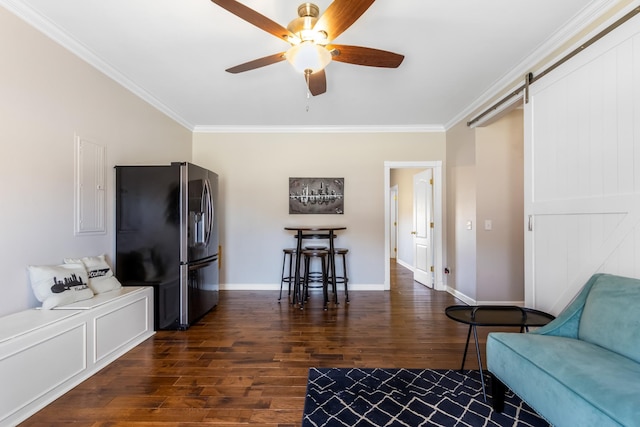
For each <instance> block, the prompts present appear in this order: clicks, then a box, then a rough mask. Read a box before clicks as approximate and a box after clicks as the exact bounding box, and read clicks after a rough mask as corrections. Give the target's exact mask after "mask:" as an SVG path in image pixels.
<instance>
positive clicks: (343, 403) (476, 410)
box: [302, 368, 549, 427]
mask: <svg viewBox="0 0 640 427" xmlns="http://www.w3.org/2000/svg"><path fill="white" fill-rule="evenodd" d="M488 378H489V376H488V375H485V382H486V381H487V379H488ZM486 384H488V382H486ZM487 391H488V392H489V391H490V390H489V389H488V390H487ZM302 426H303V427H320V426H326V427H334V426H349V427H356V426H357V427H365V426H367V427H369V426H410V427H416V426H471V427H476V426H521V427H524V426H536V427H537V426H545V427H546V426H549V424H548V423H547V422H546V421H544V420H543V419H542V418H540V417H539V416H538V415H537V414H536V413H535V412H534V411H533V410H532V409H531V408H529V407H528V406H527V405H526V404H525V403H523V402H522V400H520V398H518V396H516V395H514V394H512V393H511V392H510V391H507V395H506V396H505V403H504V412H502V413H497V412H494V411H493V410H492V409H491V396H490V394H489V393H487V402H485V401H484V398H483V396H482V385H481V383H480V373H479V371H470V370H465V371H462V372H460V371H458V370H433V369H344V368H341V369H338V368H311V369H310V370H309V381H308V383H307V396H306V399H305V404H304V416H303V419H302Z"/></svg>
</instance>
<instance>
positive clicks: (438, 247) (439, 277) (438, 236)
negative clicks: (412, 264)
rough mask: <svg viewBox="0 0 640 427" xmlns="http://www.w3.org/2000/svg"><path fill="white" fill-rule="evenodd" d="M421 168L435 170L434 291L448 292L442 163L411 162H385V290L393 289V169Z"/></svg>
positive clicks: (437, 161) (438, 161) (439, 161)
mask: <svg viewBox="0 0 640 427" xmlns="http://www.w3.org/2000/svg"><path fill="white" fill-rule="evenodd" d="M404 168H412V169H416V168H421V169H433V222H434V230H433V266H434V273H433V274H434V277H433V280H434V289H435V290H437V291H444V290H446V285H445V283H444V268H443V266H444V258H443V256H444V215H443V206H444V204H443V197H444V193H443V187H444V183H443V181H442V177H443V174H442V161H441V160H436V161H409V162H395V161H385V162H384V204H385V206H384V238H385V239H384V241H385V244H384V257H385V258H384V290H389V289H391V267H390V265H389V260H390V259H391V249H390V245H389V239H390V237H389V236H390V227H389V217H390V215H389V209H390V205H389V195H390V192H391V188H390V186H391V169H404Z"/></svg>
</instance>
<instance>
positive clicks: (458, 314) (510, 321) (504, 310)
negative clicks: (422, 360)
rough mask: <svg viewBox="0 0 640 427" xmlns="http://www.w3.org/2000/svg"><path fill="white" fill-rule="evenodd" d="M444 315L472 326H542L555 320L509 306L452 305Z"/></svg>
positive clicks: (534, 311)
mask: <svg viewBox="0 0 640 427" xmlns="http://www.w3.org/2000/svg"><path fill="white" fill-rule="evenodd" d="M445 314H446V315H447V317H448V318H450V319H452V320H455V321H456V322H461V323H466V324H468V325H474V326H520V327H522V326H544V325H546V324H547V323H549V322H550V321H552V320H553V319H555V317H554V316H552V315H551V314H548V313H545V312H543V311H539V310H534V309H532V308H524V307H517V306H511V305H507V306H505V305H452V306H449V307H447V308H446V309H445Z"/></svg>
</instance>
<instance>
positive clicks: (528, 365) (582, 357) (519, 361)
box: [487, 274, 640, 427]
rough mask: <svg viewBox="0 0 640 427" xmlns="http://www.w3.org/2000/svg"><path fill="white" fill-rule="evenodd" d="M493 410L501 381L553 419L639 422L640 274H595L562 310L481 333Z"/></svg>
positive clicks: (563, 422)
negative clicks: (521, 327) (526, 328)
mask: <svg viewBox="0 0 640 427" xmlns="http://www.w3.org/2000/svg"><path fill="white" fill-rule="evenodd" d="M487 368H488V370H489V372H490V373H491V380H492V381H491V385H492V389H491V391H492V397H493V407H494V410H496V411H498V412H502V410H503V408H504V393H505V386H506V387H508V388H509V389H511V391H513V392H514V393H515V394H517V395H518V396H520V398H522V400H524V401H525V402H526V403H527V404H529V405H530V406H531V407H532V408H533V409H535V410H536V412H538V413H539V414H540V415H541V416H542V417H544V418H545V419H546V420H547V421H549V422H550V423H551V424H553V425H554V426H556V427H562V426H571V427H574V426H580V427H587V426H594V427H596V426H597V427H603V426H640V280H637V279H630V278H626V277H620V276H613V275H608V274H596V275H594V276H593V277H591V279H590V280H589V281H588V282H587V283H586V285H585V286H584V288H583V289H582V291H581V292H580V293H579V294H578V296H577V297H576V298H575V299H574V300H573V302H571V303H570V304H569V306H567V308H565V309H564V310H563V311H562V313H560V315H559V316H558V317H557V318H556V319H555V320H553V321H552V322H550V323H549V324H547V325H546V326H544V327H542V328H540V329H538V330H536V331H534V332H531V333H526V334H518V333H507V332H494V333H490V334H489V336H488V338H487Z"/></svg>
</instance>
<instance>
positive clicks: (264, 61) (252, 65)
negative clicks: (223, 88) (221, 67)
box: [225, 52, 285, 74]
mask: <svg viewBox="0 0 640 427" xmlns="http://www.w3.org/2000/svg"><path fill="white" fill-rule="evenodd" d="M284 60H285V57H284V52H280V53H276V54H275V55H269V56H265V57H264V58H258V59H254V60H253V61H249V62H245V63H244V64H240V65H236V66H235V67H231V68H228V69H226V70H225V71H227V72H228V73H233V74H238V73H243V72H245V71H249V70H255V69H256V68H260V67H264V66H267V65H271V64H275V63H276V62H280V61H284Z"/></svg>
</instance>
